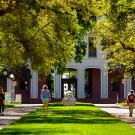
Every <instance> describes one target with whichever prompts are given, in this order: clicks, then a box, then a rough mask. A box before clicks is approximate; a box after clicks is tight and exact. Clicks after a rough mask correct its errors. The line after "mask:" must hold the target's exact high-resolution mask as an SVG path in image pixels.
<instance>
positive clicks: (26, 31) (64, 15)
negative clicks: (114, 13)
mask: <svg viewBox="0 0 135 135" xmlns="http://www.w3.org/2000/svg"><path fill="white" fill-rule="evenodd" d="M93 7H94V2H93V1H89V0H66V1H65V0H46V1H43V0H32V1H30V0H8V1H4V0H3V1H1V7H0V16H1V17H0V63H3V64H6V65H7V67H8V68H9V69H10V68H12V67H13V66H14V65H17V64H21V65H22V64H24V63H26V61H27V59H30V60H31V64H32V69H34V70H37V71H39V72H42V73H44V74H48V73H50V71H51V67H52V66H53V67H55V68H56V69H57V70H58V72H59V71H60V72H61V73H62V72H63V70H64V69H65V66H66V64H67V63H68V62H70V61H71V59H73V58H74V56H75V49H76V48H75V46H76V44H77V42H78V40H79V39H82V37H83V36H84V34H85V32H86V31H87V30H89V28H91V27H92V25H93V23H92V21H91V20H92V18H93V16H94V10H93ZM80 47H82V50H84V45H82V46H80ZM83 54H84V53H83ZM75 57H80V58H78V59H80V60H81V59H82V57H83V55H82V54H80V55H78V54H77V55H76V56H75ZM80 60H79V61H80Z"/></svg>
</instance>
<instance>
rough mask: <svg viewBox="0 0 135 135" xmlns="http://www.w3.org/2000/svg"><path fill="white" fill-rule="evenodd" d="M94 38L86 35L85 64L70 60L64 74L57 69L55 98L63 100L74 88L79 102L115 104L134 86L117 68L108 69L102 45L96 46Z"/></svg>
mask: <svg viewBox="0 0 135 135" xmlns="http://www.w3.org/2000/svg"><path fill="white" fill-rule="evenodd" d="M93 38H94V37H92V36H91V37H89V35H86V36H85V41H86V42H87V52H86V56H85V57H84V59H83V61H82V63H75V62H74V61H72V62H70V63H69V64H68V65H67V71H65V72H64V74H63V75H58V74H57V72H56V71H55V73H54V98H55V99H62V98H63V96H64V92H66V91H67V90H72V91H73V92H74V95H75V97H76V98H77V100H78V101H88V102H95V103H114V102H118V101H121V100H124V99H125V98H126V97H127V94H128V91H129V90H130V89H131V88H132V89H133V88H135V83H134V81H133V80H131V79H129V80H125V79H123V76H121V75H120V74H119V73H118V72H117V71H116V72H112V73H109V72H108V71H107V70H106V69H105V64H106V61H105V60H104V59H102V51H101V48H100V47H99V46H98V45H97V47H96V48H95V47H94V46H93ZM98 44H100V41H99V43H98Z"/></svg>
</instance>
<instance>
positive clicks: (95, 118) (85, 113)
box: [17, 108, 120, 124]
mask: <svg viewBox="0 0 135 135" xmlns="http://www.w3.org/2000/svg"><path fill="white" fill-rule="evenodd" d="M119 121H120V120H118V119H116V118H114V117H112V116H111V115H110V114H108V113H106V112H103V111H100V110H79V109H76V110H73V109H69V110H66V109H63V108H62V109H60V108H57V109H54V108H52V109H50V111H49V115H48V116H47V117H46V116H43V110H42V109H41V108H40V109H38V110H37V111H36V112H32V113H30V114H29V115H27V116H25V117H23V118H22V119H20V120H18V121H17V123H21V124H25V123H48V124H56V123H74V124H75V123H76V124H78V123H81V124H97V123H98V124H113V123H117V122H119Z"/></svg>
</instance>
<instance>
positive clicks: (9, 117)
mask: <svg viewBox="0 0 135 135" xmlns="http://www.w3.org/2000/svg"><path fill="white" fill-rule="evenodd" d="M40 106H41V104H20V105H17V106H16V107H14V108H7V109H5V112H4V116H0V129H2V128H4V127H5V126H7V125H9V124H11V123H12V122H14V121H16V120H18V119H20V118H21V117H23V116H24V115H26V114H28V113H30V112H31V111H34V110H36V109H37V108H39V107H40Z"/></svg>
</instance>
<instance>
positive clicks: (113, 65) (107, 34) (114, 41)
mask: <svg viewBox="0 0 135 135" xmlns="http://www.w3.org/2000/svg"><path fill="white" fill-rule="evenodd" d="M100 2H101V3H102V4H101V5H102V6H101V7H100V9H99V10H100V11H101V15H102V17H101V16H99V21H98V22H97V25H96V28H95V29H96V32H95V33H96V35H97V39H99V38H100V39H101V40H102V41H101V45H102V49H103V55H104V58H105V59H107V67H108V69H109V70H110V71H111V70H119V71H120V72H121V73H122V74H123V75H124V76H125V77H126V78H128V77H135V59H134V58H135V53H134V52H135V25H134V18H135V2H134V1H133V0H108V1H102V0H100Z"/></svg>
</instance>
